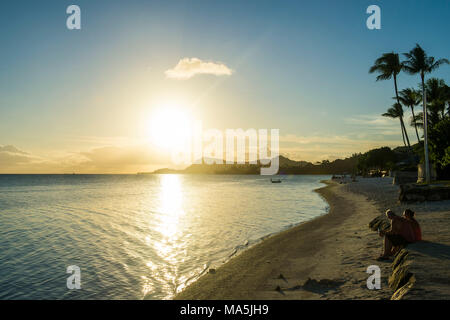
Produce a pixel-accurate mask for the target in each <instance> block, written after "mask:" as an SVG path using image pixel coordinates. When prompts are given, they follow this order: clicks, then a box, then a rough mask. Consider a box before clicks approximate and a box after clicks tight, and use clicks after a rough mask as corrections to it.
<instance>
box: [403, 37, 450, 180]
mask: <svg viewBox="0 0 450 320" xmlns="http://www.w3.org/2000/svg"><path fill="white" fill-rule="evenodd" d="M404 55H405V57H406V58H407V59H408V60H406V61H404V62H403V69H404V70H405V71H406V72H407V73H409V74H417V73H419V74H420V79H421V80H422V103H423V116H424V119H423V120H424V121H423V124H424V126H423V132H424V141H425V145H424V149H425V177H426V182H427V183H429V182H430V163H429V159H428V158H429V157H428V128H427V126H428V125H427V102H426V101H427V100H426V99H427V98H426V93H425V92H426V90H425V74H427V73H431V72H432V71H434V70H436V69H437V68H439V67H440V66H441V65H442V64H444V63H447V64H448V63H449V61H448V60H447V59H439V60H435V59H434V57H429V56H428V55H427V54H426V52H425V51H424V50H423V49H422V47H421V46H420V45H419V44H416V46H415V47H414V48H413V49H412V50H411V51H410V52H408V53H405V54H404Z"/></svg>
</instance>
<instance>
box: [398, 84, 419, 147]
mask: <svg viewBox="0 0 450 320" xmlns="http://www.w3.org/2000/svg"><path fill="white" fill-rule="evenodd" d="M399 95H400V96H399V100H400V102H401V103H403V105H404V106H407V107H408V108H410V109H411V113H412V123H413V125H414V128H415V129H416V136H417V141H418V142H420V138H419V131H418V130H417V121H416V115H415V114H414V107H415V106H417V105H418V104H419V103H420V100H421V97H420V92H419V91H417V90H415V89H413V88H407V89H403V90H402V91H400V93H399Z"/></svg>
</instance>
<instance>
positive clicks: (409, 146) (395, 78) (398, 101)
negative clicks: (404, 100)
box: [394, 73, 411, 151]
mask: <svg viewBox="0 0 450 320" xmlns="http://www.w3.org/2000/svg"><path fill="white" fill-rule="evenodd" d="M394 87H395V97H396V98H397V103H398V104H400V99H399V98H398V88H397V75H396V74H395V73H394ZM400 123H401V125H402V132H403V131H404V132H405V137H406V141H407V142H408V148H409V149H410V151H411V145H410V144H409V137H408V132H406V128H405V125H404V124H403V119H402V118H401V117H400Z"/></svg>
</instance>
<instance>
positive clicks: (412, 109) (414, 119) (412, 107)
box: [411, 106, 420, 142]
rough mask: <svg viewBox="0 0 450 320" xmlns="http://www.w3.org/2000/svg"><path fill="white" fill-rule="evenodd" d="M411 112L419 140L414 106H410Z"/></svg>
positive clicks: (418, 139)
mask: <svg viewBox="0 0 450 320" xmlns="http://www.w3.org/2000/svg"><path fill="white" fill-rule="evenodd" d="M411 112H412V116H413V122H414V128H415V129H416V136H417V141H418V142H420V138H419V131H418V130H417V123H416V115H415V114H414V106H411Z"/></svg>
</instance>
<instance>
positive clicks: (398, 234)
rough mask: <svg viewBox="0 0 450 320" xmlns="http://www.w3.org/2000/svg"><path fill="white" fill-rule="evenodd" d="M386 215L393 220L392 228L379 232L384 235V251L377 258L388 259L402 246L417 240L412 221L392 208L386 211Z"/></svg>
mask: <svg viewBox="0 0 450 320" xmlns="http://www.w3.org/2000/svg"><path fill="white" fill-rule="evenodd" d="M386 217H387V218H388V219H389V220H391V228H390V229H389V230H387V231H380V232H379V234H380V237H383V236H384V252H383V253H382V255H381V256H379V257H378V259H377V260H387V259H388V258H389V256H392V255H394V254H395V253H397V251H398V250H399V249H400V248H402V247H404V246H406V245H407V244H409V243H412V242H414V241H415V235H414V230H413V227H412V224H411V222H410V221H408V220H406V218H404V217H399V216H397V215H396V214H395V213H394V212H393V211H392V210H390V209H389V210H387V211H386Z"/></svg>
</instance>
